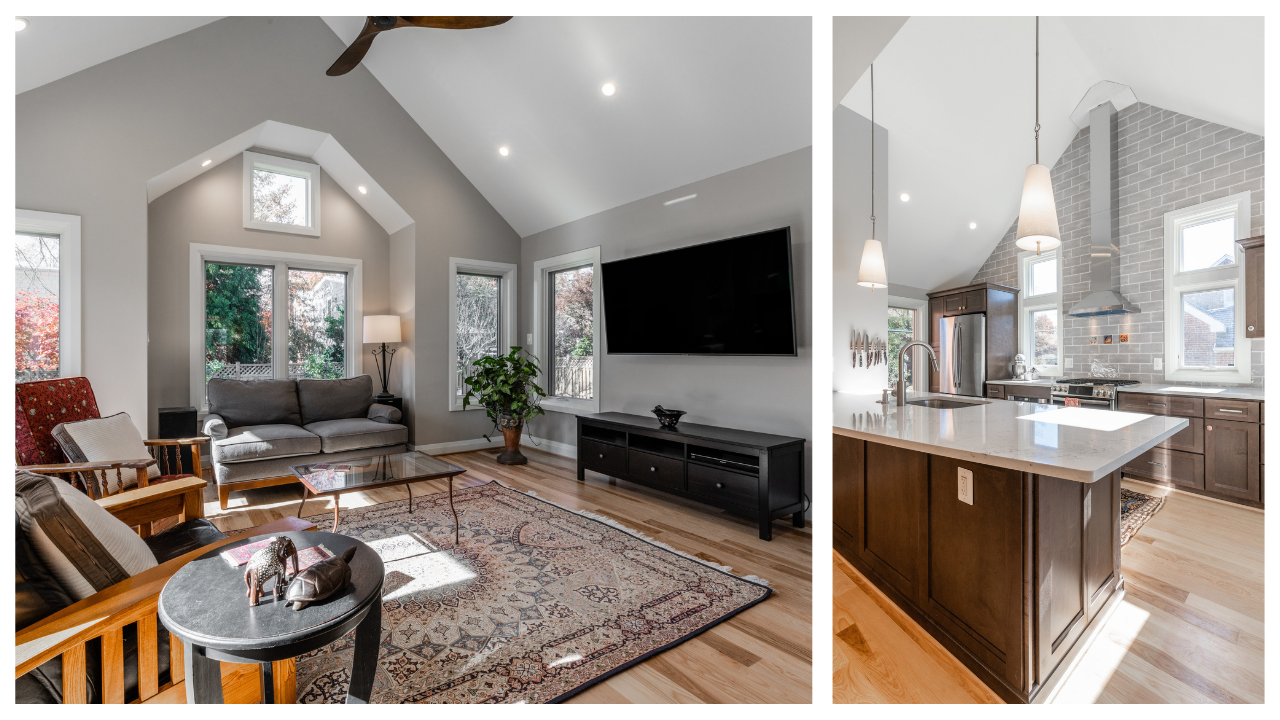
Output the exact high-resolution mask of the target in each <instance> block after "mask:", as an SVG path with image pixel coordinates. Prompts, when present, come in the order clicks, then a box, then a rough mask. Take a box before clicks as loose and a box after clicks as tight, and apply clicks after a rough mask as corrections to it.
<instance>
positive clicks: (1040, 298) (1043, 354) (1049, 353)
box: [1018, 249, 1062, 377]
mask: <svg viewBox="0 0 1280 720" xmlns="http://www.w3.org/2000/svg"><path fill="white" fill-rule="evenodd" d="M1059 252H1060V249H1059V250H1050V251H1047V252H1043V253H1040V254H1039V255H1037V254H1035V253H1034V252H1031V251H1028V252H1024V253H1019V255H1018V284H1019V287H1021V288H1022V289H1023V291H1022V292H1021V293H1019V294H1018V305H1019V310H1018V337H1019V338H1020V341H1019V345H1020V348H1019V350H1018V352H1020V353H1022V354H1023V355H1024V356H1026V358H1027V366H1028V367H1033V368H1035V370H1036V372H1037V373H1039V374H1040V375H1046V376H1049V377H1059V376H1061V375H1062V260H1061V256H1060V255H1059Z"/></svg>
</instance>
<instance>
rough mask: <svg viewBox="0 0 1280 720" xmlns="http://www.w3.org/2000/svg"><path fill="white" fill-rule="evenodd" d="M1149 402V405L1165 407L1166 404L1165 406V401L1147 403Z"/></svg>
mask: <svg viewBox="0 0 1280 720" xmlns="http://www.w3.org/2000/svg"><path fill="white" fill-rule="evenodd" d="M1147 404H1148V405H1150V406H1151V407H1164V406H1165V404H1164V403H1153V402H1149V403H1147Z"/></svg>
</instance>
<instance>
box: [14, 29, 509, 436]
mask: <svg viewBox="0 0 1280 720" xmlns="http://www.w3.org/2000/svg"><path fill="white" fill-rule="evenodd" d="M343 49H344V44H343V43H342V41H341V40H339V39H338V37H337V36H336V35H334V34H333V31H332V30H330V29H329V27H328V26H327V25H325V24H324V22H323V21H322V20H321V19H320V18H318V17H276V18H267V17H251V18H227V19H225V20H220V21H218V22H215V23H211V24H209V25H205V26H203V27H200V28H197V29H196V30H193V31H191V32H188V33H185V34H183V35H179V36H177V37H174V38H170V39H168V40H165V41H163V42H159V43H156V44H154V45H150V46H148V47H145V48H142V49H140V50H137V51H135V52H132V53H129V54H127V55H123V56H121V57H118V58H115V59H113V60H109V61H107V62H104V63H102V64H99V65H95V66H94V67H91V68H89V69H87V70H84V71H82V72H79V73H76V74H74V75H71V76H69V77H66V78H63V79H61V80H58V81H56V82H52V83H49V84H48V85H44V86H42V87H39V88H36V89H34V90H30V91H28V92H25V93H22V94H21V95H18V96H17V97H16V98H15V106H16V114H15V134H16V143H15V147H16V166H17V167H16V178H17V183H16V195H17V197H16V200H17V207H20V208H25V209H31V210H43V211H48V212H58V213H70V214H74V215H80V216H81V217H82V233H83V235H82V243H83V245H82V247H83V257H82V262H83V267H84V282H83V303H84V337H83V344H84V348H85V351H84V372H85V374H86V375H87V376H88V377H89V379H90V381H91V382H92V384H93V387H94V391H95V393H96V394H97V399H98V404H99V406H100V407H101V408H102V410H103V412H104V413H113V412H119V411H122V410H123V411H127V412H129V413H130V415H131V416H132V417H133V418H134V420H135V422H136V423H137V424H138V426H139V429H141V430H145V429H146V427H147V425H148V424H149V422H146V421H144V420H143V419H144V418H148V419H150V418H149V415H150V413H149V404H148V395H149V392H148V375H149V369H150V368H149V365H150V363H149V362H148V354H149V353H145V352H143V351H142V348H144V347H145V346H146V343H147V317H148V307H149V305H150V304H151V303H152V300H151V298H150V289H149V282H148V279H149V277H150V276H149V274H148V272H147V269H146V268H147V263H148V250H147V196H146V185H145V184H146V182H147V180H148V179H150V178H153V177H155V176H156V175H159V174H160V173H163V172H165V171H166V170H169V169H170V168H173V167H174V166H176V165H178V164H179V163H183V162H186V161H188V160H190V159H191V158H193V157H195V156H196V155H197V154H199V153H202V152H205V151H207V150H209V149H210V148H213V147H214V146H215V145H217V144H219V143H221V142H223V141H226V140H228V139H230V138H232V137H234V136H236V135H238V134H240V133H242V132H244V131H246V130H248V129H250V128H252V127H254V126H256V125H258V124H259V123H261V122H263V121H264V120H276V121H279V122H283V123H288V124H292V125H298V126H300V127H305V128H310V129H313V130H318V131H321V132H327V133H330V134H331V135H333V136H334V138H335V139H336V140H337V141H338V142H339V143H340V144H341V145H342V146H343V147H344V148H345V149H346V150H347V151H348V152H350V153H351V155H352V156H353V157H354V158H355V159H356V161H357V162H359V163H360V164H361V166H362V167H363V168H364V169H365V170H366V171H368V172H369V173H370V174H371V175H372V176H373V177H374V178H375V179H376V180H377V181H378V183H379V185H381V186H382V187H383V188H384V189H385V190H386V191H387V192H388V193H390V194H391V196H392V197H393V198H394V199H395V200H396V202H398V203H399V204H400V206H401V207H403V208H404V209H405V211H406V212H408V213H409V215H410V216H411V217H412V218H413V220H414V221H415V222H414V224H413V225H411V226H410V229H409V232H410V233H411V234H412V250H413V252H412V253H404V252H401V253H399V254H398V256H406V255H411V256H412V262H413V263H414V268H415V270H416V275H415V276H414V277H413V278H412V280H413V281H414V282H415V289H414V293H413V296H412V303H413V308H414V312H413V317H412V318H411V319H410V325H412V327H408V328H406V331H408V332H410V333H411V335H410V336H411V337H413V338H414V347H413V348H412V349H413V352H412V353H410V354H403V355H401V356H400V358H405V359H407V358H409V357H412V358H413V365H414V368H415V373H414V384H415V388H414V409H415V412H416V416H417V417H416V418H415V420H416V435H415V441H416V442H418V443H434V442H445V441H452V440H463V439H471V438H477V437H479V435H480V433H481V432H483V431H484V430H486V429H487V424H486V423H485V422H484V420H485V419H484V417H483V416H480V417H474V416H466V417H463V416H462V415H461V414H460V413H450V412H449V411H448V409H447V404H446V396H447V390H446V375H445V373H446V372H447V363H448V360H447V355H448V348H447V345H448V327H447V325H448V284H447V282H445V279H446V275H447V272H448V270H447V267H448V258H449V257H450V256H461V257H470V258H475V259H480V260H494V261H499V262H509V263H514V262H518V261H519V259H520V239H519V237H518V236H517V234H516V232H515V231H514V230H512V229H511V227H510V226H509V225H508V224H507V223H506V221H504V220H503V219H502V217H501V216H500V215H499V214H498V213H497V212H496V211H495V210H494V209H493V207H492V206H490V205H489V203H488V202H487V201H486V200H485V199H484V197H483V196H481V194H480V193H479V192H478V191H477V190H476V189H475V187H474V186H472V185H471V183H470V182H468V181H467V179H466V177H465V176H463V174H462V173H461V172H460V171H459V170H458V169H457V167H455V166H454V164H453V163H452V162H451V161H450V160H449V159H448V157H446V156H445V155H444V153H443V152H441V151H440V148H439V147H437V146H436V144H435V143H434V142H432V141H431V138H429V137H427V135H426V133H424V132H423V131H422V129H421V128H420V127H419V126H418V125H417V123H415V122H414V121H413V119H412V118H411V117H410V116H409V115H408V113H406V112H405V111H404V109H403V108H402V107H401V106H400V105H399V103H397V102H396V101H395V99H394V98H392V97H391V95H390V94H389V93H387V91H386V90H385V89H384V88H383V87H382V85H381V84H379V83H378V81H377V80H376V79H375V78H374V77H373V76H372V75H371V74H370V73H369V72H368V71H367V70H366V69H365V68H364V67H357V68H356V69H355V70H354V71H352V72H351V73H349V74H347V75H344V76H342V77H338V78H331V77H328V76H326V75H325V74H324V70H325V68H327V67H329V65H330V64H332V62H333V59H334V58H336V57H337V56H338V55H339V54H340V53H341V52H342V50H343ZM268 71H269V72H268ZM402 277H403V276H402ZM397 292H400V293H403V289H402V288H401V289H400V290H398V291H397ZM400 299H401V300H403V299H404V298H403V297H400ZM158 301H159V300H158V299H157V300H156V302H158ZM153 339H155V338H153ZM402 352H403V351H402ZM400 358H398V359H397V365H400V363H401V360H400ZM405 364H406V365H407V364H408V363H405ZM402 367H403V366H402ZM158 370H160V371H161V372H162V373H167V372H168V369H167V368H165V369H158Z"/></svg>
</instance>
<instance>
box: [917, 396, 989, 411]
mask: <svg viewBox="0 0 1280 720" xmlns="http://www.w3.org/2000/svg"><path fill="white" fill-rule="evenodd" d="M907 404H908V405H919V406H921V407H929V408H935V409H937V410H954V409H956V408H962V407H973V406H975V405H986V404H987V403H985V402H967V401H965V400H951V399H949V398H920V399H919V400H908V401H907Z"/></svg>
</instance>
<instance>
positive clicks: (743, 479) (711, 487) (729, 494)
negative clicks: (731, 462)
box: [689, 463, 760, 510]
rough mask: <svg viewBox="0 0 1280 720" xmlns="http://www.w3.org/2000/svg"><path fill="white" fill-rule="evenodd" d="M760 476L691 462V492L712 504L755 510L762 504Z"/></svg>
mask: <svg viewBox="0 0 1280 720" xmlns="http://www.w3.org/2000/svg"><path fill="white" fill-rule="evenodd" d="M759 487H760V478H758V477H756V476H754V475H743V474H741V473H736V472H729V471H728V470H720V469H717V468H713V467H706V466H705V465H698V464H695V463H689V492H691V493H693V494H694V495H701V496H702V497H704V498H707V500H708V501H709V502H710V503H711V504H712V505H721V506H723V505H735V506H737V507H741V508H750V509H752V510H755V509H757V508H759V506H760V491H759Z"/></svg>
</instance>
